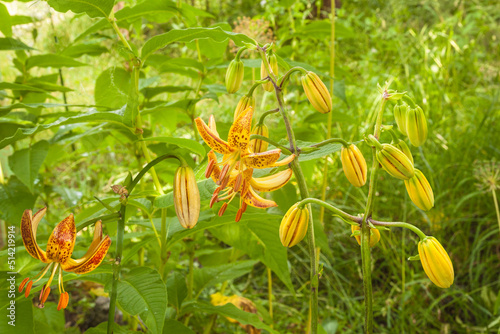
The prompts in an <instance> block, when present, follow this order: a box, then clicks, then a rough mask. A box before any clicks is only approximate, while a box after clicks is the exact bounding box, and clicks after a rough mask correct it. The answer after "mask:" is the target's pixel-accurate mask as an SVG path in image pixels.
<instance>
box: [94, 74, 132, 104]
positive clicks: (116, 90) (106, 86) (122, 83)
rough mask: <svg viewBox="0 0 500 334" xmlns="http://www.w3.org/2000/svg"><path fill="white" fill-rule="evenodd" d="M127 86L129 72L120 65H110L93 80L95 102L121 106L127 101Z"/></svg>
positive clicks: (128, 84)
mask: <svg viewBox="0 0 500 334" xmlns="http://www.w3.org/2000/svg"><path fill="white" fill-rule="evenodd" d="M129 88H130V73H129V72H127V71H126V70H125V69H123V68H121V67H110V68H108V69H107V70H105V71H103V72H102V73H101V74H100V75H99V77H98V78H97V80H96V82H95V89H94V99H95V103H96V104H97V105H99V106H106V107H109V108H114V109H116V108H121V107H122V106H123V105H125V104H126V103H127V99H128V92H129Z"/></svg>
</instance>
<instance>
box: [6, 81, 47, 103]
mask: <svg viewBox="0 0 500 334" xmlns="http://www.w3.org/2000/svg"><path fill="white" fill-rule="evenodd" d="M0 89H10V90H25V91H31V92H42V93H44V92H45V90H43V89H41V88H37V87H33V86H29V85H22V84H18V83H13V82H0ZM6 107H9V106H6ZM6 107H0V110H2V108H6Z"/></svg>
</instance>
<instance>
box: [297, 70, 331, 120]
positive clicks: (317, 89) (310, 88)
mask: <svg viewBox="0 0 500 334" xmlns="http://www.w3.org/2000/svg"><path fill="white" fill-rule="evenodd" d="M301 82H302V88H304V92H305V93H306V96H307V99H308V100H309V102H311V104H312V105H313V107H314V109H316V110H317V111H319V112H320V113H322V114H326V113H329V112H330V111H332V98H331V96H330V92H329V91H328V88H326V86H325V84H324V83H323V81H321V79H320V78H319V76H318V75H317V74H316V73H314V72H311V71H308V72H306V73H305V74H304V75H303V76H302V78H301Z"/></svg>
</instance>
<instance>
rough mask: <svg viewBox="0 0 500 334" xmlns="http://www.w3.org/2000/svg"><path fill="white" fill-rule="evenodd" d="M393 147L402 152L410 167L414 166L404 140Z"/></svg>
mask: <svg viewBox="0 0 500 334" xmlns="http://www.w3.org/2000/svg"><path fill="white" fill-rule="evenodd" d="M394 147H396V148H397V149H399V150H400V151H401V152H403V153H404V154H405V155H406V156H407V157H408V159H410V161H411V163H412V165H413V164H414V162H413V155H412V154H411V151H410V148H409V147H408V145H406V143H405V141H404V140H399V142H398V143H397V144H394Z"/></svg>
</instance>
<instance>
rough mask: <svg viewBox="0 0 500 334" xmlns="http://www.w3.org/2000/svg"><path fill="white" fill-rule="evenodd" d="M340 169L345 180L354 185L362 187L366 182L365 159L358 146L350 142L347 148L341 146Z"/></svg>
mask: <svg viewBox="0 0 500 334" xmlns="http://www.w3.org/2000/svg"><path fill="white" fill-rule="evenodd" d="M340 157H341V160H342V169H343V170H344V174H345V176H346V177H347V180H349V182H350V183H351V184H352V185H353V186H355V187H362V186H364V184H365V183H366V176H367V167H366V161H365V158H364V157H363V154H362V153H361V151H360V150H359V148H358V147H357V146H356V145H354V144H351V145H350V146H349V148H345V147H342V152H341V154H340Z"/></svg>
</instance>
